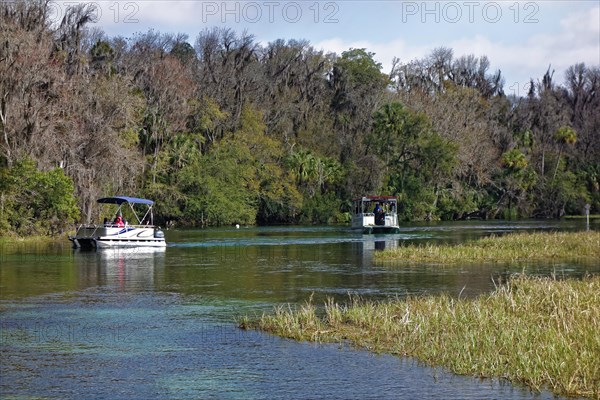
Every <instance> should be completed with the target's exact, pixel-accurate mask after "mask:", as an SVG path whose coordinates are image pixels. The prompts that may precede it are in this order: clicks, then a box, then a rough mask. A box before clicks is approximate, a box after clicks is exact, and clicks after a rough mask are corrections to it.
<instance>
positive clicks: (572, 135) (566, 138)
mask: <svg viewBox="0 0 600 400" xmlns="http://www.w3.org/2000/svg"><path fill="white" fill-rule="evenodd" d="M554 139H555V140H556V141H557V142H559V143H564V144H575V142H576V141H577V133H576V132H575V130H574V129H573V128H571V127H568V126H561V127H560V128H559V129H558V130H557V131H556V133H555V134H554Z"/></svg>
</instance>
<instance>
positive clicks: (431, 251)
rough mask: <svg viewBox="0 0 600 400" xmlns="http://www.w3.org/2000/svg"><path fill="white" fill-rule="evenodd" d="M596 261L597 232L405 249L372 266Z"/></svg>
mask: <svg viewBox="0 0 600 400" xmlns="http://www.w3.org/2000/svg"><path fill="white" fill-rule="evenodd" d="M583 258H591V259H600V232H598V231H589V232H554V233H516V234H508V235H505V236H490V237H486V238H482V239H478V240H475V241H472V242H467V243H463V244H458V245H437V244H425V245H407V246H402V247H399V248H396V249H390V250H384V251H380V252H375V253H374V260H375V262H382V263H385V262H388V261H393V262H394V263H395V264H397V263H435V264H456V263H461V264H464V263H472V262H484V263H497V262H502V263H504V262H521V261H534V260H574V259H583Z"/></svg>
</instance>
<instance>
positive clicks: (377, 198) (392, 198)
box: [353, 196, 398, 202]
mask: <svg viewBox="0 0 600 400" xmlns="http://www.w3.org/2000/svg"><path fill="white" fill-rule="evenodd" d="M397 200H398V199H397V198H396V196H363V197H362V198H358V199H354V200H353V201H383V202H388V201H397Z"/></svg>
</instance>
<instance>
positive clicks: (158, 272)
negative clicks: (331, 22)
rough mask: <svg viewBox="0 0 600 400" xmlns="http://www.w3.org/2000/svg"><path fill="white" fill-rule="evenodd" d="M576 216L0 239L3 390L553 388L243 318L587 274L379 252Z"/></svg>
mask: <svg viewBox="0 0 600 400" xmlns="http://www.w3.org/2000/svg"><path fill="white" fill-rule="evenodd" d="M582 229H585V223H582V222H581V221H567V222H558V221H541V222H540V221H524V222H502V221H494V222H487V221H485V222H482V221H476V222H463V223H438V224H420V225H418V224H414V225H406V226H404V227H402V229H401V232H400V233H399V234H397V235H386V236H367V235H362V234H357V233H354V232H352V231H350V230H349V229H348V228H347V227H344V226H341V227H340V226H335V227H296V226H293V227H289V226H284V227H241V228H240V229H235V228H233V227H227V228H219V229H197V230H171V231H167V232H166V238H167V242H168V247H167V248H166V249H163V250H141V249H138V250H135V249H133V250H102V251H92V252H82V251H78V250H72V249H71V248H70V243H69V242H68V241H67V240H66V238H65V242H64V243H53V244H45V245H41V244H40V245H22V244H4V245H0V262H1V266H0V312H1V314H0V351H1V355H0V397H2V398H18V399H33V398H44V399H80V398H86V399H121V398H122V399H165V398H172V399H187V398H198V399H213V398H214V399H279V398H281V399H283V398H285V399H315V398H326V399H388V398H390V399H413V398H439V399H448V398H460V399H480V398H496V399H550V398H554V397H553V396H552V395H551V394H550V393H548V392H542V393H532V392H530V391H529V390H528V389H527V388H524V387H520V386H518V385H512V384H509V383H507V382H504V381H502V380H495V379H483V380H482V379H477V378H473V377H464V376H456V375H453V374H450V373H448V372H446V371H445V370H443V369H441V368H430V367H427V366H424V365H421V364H420V363H418V362H417V361H415V360H411V359H401V358H398V357H394V356H389V355H375V354H372V353H369V352H367V351H362V350H356V349H353V348H350V347H348V346H346V345H343V344H336V345H331V344H328V345H320V344H311V343H297V342H294V341H290V340H285V339H280V338H277V337H274V336H271V335H268V334H264V333H260V332H254V331H251V332H247V331H242V330H240V329H238V328H237V324H236V322H235V319H236V318H237V317H240V316H243V315H250V316H253V315H260V314H261V313H262V312H265V311H266V312H268V311H270V310H272V309H273V306H275V305H279V304H291V305H292V306H293V305H295V304H302V303H304V302H305V301H307V300H308V299H309V298H311V297H312V299H313V302H314V303H316V304H322V303H323V301H324V300H325V299H326V298H327V297H334V298H335V299H336V300H338V301H345V300H347V299H348V296H349V295H359V296H361V297H364V298H369V299H385V298H389V297H390V296H391V297H403V296H406V295H409V294H411V295H412V294H437V293H443V292H444V293H449V294H450V295H452V296H457V297H458V296H476V295H478V294H481V293H486V292H489V291H490V290H492V289H493V288H494V284H495V282H496V283H498V282H501V281H503V280H505V279H506V278H507V277H508V276H509V275H510V274H513V273H519V272H525V273H528V274H536V275H550V274H557V275H560V276H563V275H564V276H582V275H584V274H588V273H594V274H597V273H600V262H599V261H596V262H588V263H573V262H562V263H554V264H548V263H525V264H518V265H502V264H486V265H477V264H465V265H460V266H451V267H450V266H441V265H408V266H385V267H383V266H374V265H373V263H372V255H373V252H374V251H377V250H378V249H382V248H390V247H395V246H398V245H401V244H402V243H409V242H410V243H423V242H453V243H454V242H456V243H457V242H463V241H466V240H472V239H475V238H477V237H482V236H487V235H490V234H496V235H501V234H505V233H507V232H513V231H525V230H582Z"/></svg>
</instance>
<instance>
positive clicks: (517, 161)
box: [502, 149, 529, 172]
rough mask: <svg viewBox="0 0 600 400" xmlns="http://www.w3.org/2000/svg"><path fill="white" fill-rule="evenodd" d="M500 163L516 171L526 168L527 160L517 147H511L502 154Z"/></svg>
mask: <svg viewBox="0 0 600 400" xmlns="http://www.w3.org/2000/svg"><path fill="white" fill-rule="evenodd" d="M502 164H503V165H504V166H505V167H507V168H508V169H510V170H511V171H514V172H518V171H522V170H523V169H525V168H527V166H528V165H529V162H528V161H527V158H526V157H525V154H523V153H522V152H521V150H519V149H512V150H510V151H508V152H506V153H504V155H503V156H502Z"/></svg>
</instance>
